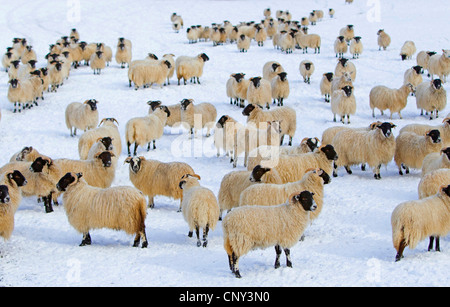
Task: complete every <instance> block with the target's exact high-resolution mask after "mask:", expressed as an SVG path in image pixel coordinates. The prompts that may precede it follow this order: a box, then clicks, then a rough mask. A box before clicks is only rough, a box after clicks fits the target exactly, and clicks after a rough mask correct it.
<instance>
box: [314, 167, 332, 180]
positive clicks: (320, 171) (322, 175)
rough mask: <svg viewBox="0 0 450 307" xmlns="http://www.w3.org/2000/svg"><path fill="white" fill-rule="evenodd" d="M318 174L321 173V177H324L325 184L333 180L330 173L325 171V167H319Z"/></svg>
mask: <svg viewBox="0 0 450 307" xmlns="http://www.w3.org/2000/svg"><path fill="white" fill-rule="evenodd" d="M317 174H318V175H319V177H321V178H322V179H323V184H329V183H330V181H331V178H330V175H328V173H327V172H325V171H324V170H323V169H321V168H320V169H319V170H317Z"/></svg>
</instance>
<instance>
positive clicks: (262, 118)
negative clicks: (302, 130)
mask: <svg viewBox="0 0 450 307" xmlns="http://www.w3.org/2000/svg"><path fill="white" fill-rule="evenodd" d="M242 115H244V116H247V123H255V124H256V125H258V124H259V123H261V122H268V121H279V122H280V125H281V140H280V145H281V144H283V139H284V136H285V135H288V136H289V145H292V139H293V137H294V135H295V131H296V129H297V117H296V112H295V110H294V109H293V108H290V107H286V106H283V107H279V108H277V109H275V110H271V111H268V110H266V111H265V110H263V109H262V108H260V107H258V106H257V105H254V104H252V103H250V104H248V105H247V106H246V107H245V108H244V110H243V111H242Z"/></svg>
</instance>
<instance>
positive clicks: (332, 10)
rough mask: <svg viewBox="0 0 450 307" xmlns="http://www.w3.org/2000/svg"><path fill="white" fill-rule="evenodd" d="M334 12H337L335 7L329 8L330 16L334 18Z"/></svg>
mask: <svg viewBox="0 0 450 307" xmlns="http://www.w3.org/2000/svg"><path fill="white" fill-rule="evenodd" d="M334 14H336V11H335V10H334V9H333V8H329V9H328V15H330V18H333V17H334Z"/></svg>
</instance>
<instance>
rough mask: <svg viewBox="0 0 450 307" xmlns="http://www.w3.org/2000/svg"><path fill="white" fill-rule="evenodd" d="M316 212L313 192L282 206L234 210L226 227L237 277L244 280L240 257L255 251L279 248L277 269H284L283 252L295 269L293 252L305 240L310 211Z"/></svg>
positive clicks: (227, 247)
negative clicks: (271, 247)
mask: <svg viewBox="0 0 450 307" xmlns="http://www.w3.org/2000/svg"><path fill="white" fill-rule="evenodd" d="M315 209H316V204H315V203H314V200H313V193H311V192H309V191H301V192H296V193H294V194H293V195H290V196H289V198H288V200H287V201H286V202H285V203H284V204H281V205H278V206H270V207H266V206H244V207H240V208H236V209H234V210H233V211H231V212H230V213H229V214H228V215H227V216H226V217H225V218H224V221H223V223H222V227H223V234H224V248H225V251H226V252H227V254H228V262H229V266H230V270H231V271H232V273H233V274H234V275H235V277H237V278H241V274H240V271H239V258H240V257H241V256H243V255H245V254H246V253H248V252H249V251H250V250H252V249H255V248H267V247H269V246H275V252H276V258H275V268H279V267H280V260H279V258H280V255H281V249H283V250H284V253H285V254H286V265H287V266H288V267H292V262H291V259H290V250H289V249H290V248H291V247H292V246H294V245H295V244H296V243H297V242H298V241H299V239H300V238H301V236H302V234H303V232H304V231H305V229H306V227H307V226H308V224H309V220H310V218H309V215H310V212H311V211H314V210H315ZM256 225H258V227H256Z"/></svg>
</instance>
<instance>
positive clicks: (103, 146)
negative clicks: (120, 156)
mask: <svg viewBox="0 0 450 307" xmlns="http://www.w3.org/2000/svg"><path fill="white" fill-rule="evenodd" d="M104 151H110V152H113V151H114V146H113V144H112V138H111V137H109V136H105V137H102V138H98V139H97V141H96V142H95V143H94V144H92V146H91V148H90V149H89V152H88V154H87V157H86V159H84V160H89V159H93V158H94V157H95V155H97V154H99V153H102V152H104Z"/></svg>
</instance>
